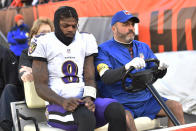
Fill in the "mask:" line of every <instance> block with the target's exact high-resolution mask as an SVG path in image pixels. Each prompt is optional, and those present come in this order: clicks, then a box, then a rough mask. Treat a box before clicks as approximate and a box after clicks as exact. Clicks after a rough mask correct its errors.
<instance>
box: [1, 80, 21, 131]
mask: <svg viewBox="0 0 196 131" xmlns="http://www.w3.org/2000/svg"><path fill="white" fill-rule="evenodd" d="M20 88H21V87H17V86H15V85H12V84H7V85H6V86H5V88H4V90H3V92H2V94H1V98H0V127H1V128H2V129H4V131H11V130H12V126H13V122H12V115H11V107H10V103H11V102H15V101H20V100H23V99H24V92H23V89H22V88H21V89H20Z"/></svg>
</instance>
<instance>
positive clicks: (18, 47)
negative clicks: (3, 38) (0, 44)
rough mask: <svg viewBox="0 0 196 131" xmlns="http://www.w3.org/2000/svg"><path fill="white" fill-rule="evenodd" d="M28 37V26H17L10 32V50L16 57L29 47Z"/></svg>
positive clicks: (8, 36) (8, 37)
mask: <svg viewBox="0 0 196 131" xmlns="http://www.w3.org/2000/svg"><path fill="white" fill-rule="evenodd" d="M28 36H29V27H28V26H27V25H26V24H22V25H20V26H17V25H16V26H14V27H13V28H12V29H11V30H10V32H8V35H7V39H8V43H10V50H11V51H13V52H14V54H15V55H16V56H20V55H21V53H22V50H24V49H25V48H27V47H28Z"/></svg>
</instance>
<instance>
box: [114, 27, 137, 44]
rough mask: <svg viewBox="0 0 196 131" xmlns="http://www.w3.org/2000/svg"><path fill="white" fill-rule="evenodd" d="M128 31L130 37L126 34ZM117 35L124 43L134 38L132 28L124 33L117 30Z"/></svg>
mask: <svg viewBox="0 0 196 131" xmlns="http://www.w3.org/2000/svg"><path fill="white" fill-rule="evenodd" d="M130 33H131V34H132V35H133V36H132V37H130V36H128V35H129V34H130ZM118 37H119V38H120V39H121V40H124V43H131V42H132V41H133V40H134V37H135V33H134V32H133V30H129V32H127V33H126V34H122V33H120V32H118Z"/></svg>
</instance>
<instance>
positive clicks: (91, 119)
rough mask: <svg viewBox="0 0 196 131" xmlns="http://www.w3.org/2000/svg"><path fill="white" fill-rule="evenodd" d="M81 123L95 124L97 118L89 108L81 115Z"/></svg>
mask: <svg viewBox="0 0 196 131" xmlns="http://www.w3.org/2000/svg"><path fill="white" fill-rule="evenodd" d="M79 123H80V124H85V125H91V126H95V125H96V119H95V116H94V113H93V112H91V111H89V110H88V109H87V110H86V111H83V113H81V114H80V116H79Z"/></svg>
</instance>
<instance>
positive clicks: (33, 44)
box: [29, 42, 37, 54]
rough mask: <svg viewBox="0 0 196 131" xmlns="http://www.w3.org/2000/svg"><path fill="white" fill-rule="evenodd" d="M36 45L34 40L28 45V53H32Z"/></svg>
mask: <svg viewBox="0 0 196 131" xmlns="http://www.w3.org/2000/svg"><path fill="white" fill-rule="evenodd" d="M36 47H37V44H36V43H35V42H32V43H31V44H30V46H29V54H32V53H33V52H34V50H35V48H36Z"/></svg>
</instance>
